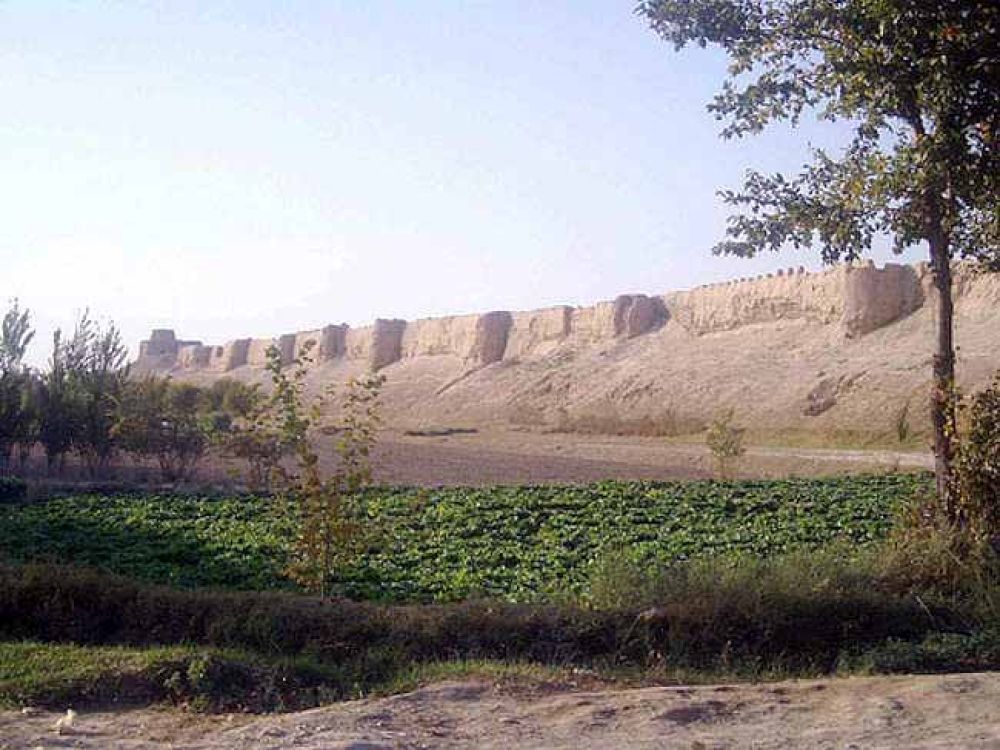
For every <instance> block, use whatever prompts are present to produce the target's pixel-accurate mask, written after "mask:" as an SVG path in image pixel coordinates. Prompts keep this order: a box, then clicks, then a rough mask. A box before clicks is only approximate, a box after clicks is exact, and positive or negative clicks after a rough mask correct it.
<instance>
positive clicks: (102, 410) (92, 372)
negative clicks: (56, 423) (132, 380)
mask: <svg viewBox="0 0 1000 750" xmlns="http://www.w3.org/2000/svg"><path fill="white" fill-rule="evenodd" d="M61 354H62V357H63V363H64V366H65V367H66V373H67V380H68V382H69V385H70V387H72V388H73V389H74V391H75V396H76V398H77V399H78V413H77V415H76V416H77V424H76V425H75V430H74V447H75V448H76V449H77V451H78V452H79V454H80V456H81V457H82V458H83V461H84V463H85V464H86V465H87V468H88V469H89V471H90V473H91V474H92V475H95V476H97V475H103V474H104V473H105V472H106V471H107V468H108V465H109V464H110V462H111V459H112V458H113V457H114V454H115V451H116V449H117V446H116V443H115V435H114V427H115V421H116V409H117V404H118V402H119V400H120V399H121V395H122V392H123V390H124V388H125V383H126V381H127V379H128V367H127V366H126V364H125V358H126V357H127V355H128V351H127V350H126V349H125V345H124V344H123V343H122V340H121V333H120V332H119V330H118V328H117V326H115V324H114V323H108V324H107V326H106V327H101V326H99V325H97V324H96V323H94V321H93V320H92V319H91V318H90V316H89V313H88V312H86V311H85V312H84V313H83V314H82V315H81V316H80V318H79V320H78V321H77V324H76V329H75V330H74V331H73V336H72V337H71V338H70V339H69V340H68V341H67V342H66V344H65V349H63V350H62V352H61Z"/></svg>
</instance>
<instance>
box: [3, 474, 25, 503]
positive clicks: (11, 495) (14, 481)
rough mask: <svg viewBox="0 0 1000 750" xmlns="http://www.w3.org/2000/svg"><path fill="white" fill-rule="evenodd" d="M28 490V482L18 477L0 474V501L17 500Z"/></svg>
mask: <svg viewBox="0 0 1000 750" xmlns="http://www.w3.org/2000/svg"><path fill="white" fill-rule="evenodd" d="M27 492H28V484H27V482H25V481H24V480H23V479H19V478H18V477H3V476H0V503H3V502H17V501H18V500H22V499H23V498H24V496H25V495H26V494H27Z"/></svg>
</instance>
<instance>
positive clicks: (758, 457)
mask: <svg viewBox="0 0 1000 750" xmlns="http://www.w3.org/2000/svg"><path fill="white" fill-rule="evenodd" d="M321 439H322V438H321ZM326 440H327V442H328V444H327V445H325V446H323V445H321V447H320V452H321V455H323V456H324V457H326V458H327V459H332V457H333V456H334V455H335V451H334V446H333V440H334V439H333V438H326ZM372 463H373V467H374V478H375V481H376V482H377V483H380V484H398V485H419V486H438V485H495V484H552V483H586V482H597V481H601V480H604V479H649V480H652V479H660V480H669V479H706V478H710V477H715V476H717V471H716V467H715V464H714V462H713V459H712V455H711V454H710V453H709V451H708V449H707V448H706V447H705V445H704V444H703V443H702V442H700V441H693V442H689V443H683V442H671V441H668V440H666V439H664V438H657V437H638V436H616V435H584V434H575V433H551V432H542V431H538V430H527V429H503V428H493V429H489V428H483V429H480V430H478V431H477V432H474V433H472V434H454V435H438V436H411V435H406V434H404V433H403V432H402V431H399V430H387V431H386V432H384V433H383V434H382V435H381V436H380V438H379V442H378V445H377V446H376V449H375V454H374V456H373V461H372ZM330 464H331V467H332V464H333V461H332V460H330ZM932 468H933V457H932V456H931V454H930V453H929V452H906V451H889V450H843V449H832V448H830V449H826V448H824V449H820V448H790V447H761V446H752V445H751V446H748V448H747V453H746V455H745V456H744V457H743V458H742V459H741V460H740V462H739V464H738V466H737V467H736V470H735V472H734V473H735V475H736V476H739V477H745V478H764V477H789V476H798V477H804V476H822V475H828V474H841V473H858V472H886V471H914V470H920V469H932ZM245 470H246V464H245V463H243V462H239V461H223V460H220V459H219V458H218V457H208V458H206V459H205V460H204V461H203V462H202V463H201V465H200V466H199V468H198V474H197V476H196V478H195V480H194V483H195V485H198V484H210V485H213V486H226V485H228V484H231V483H233V482H236V483H241V482H242V481H243V480H242V479H241V477H243V476H244V475H245V473H246V471H245ZM27 473H28V475H29V476H31V477H33V478H34V479H36V480H39V481H41V482H42V483H43V484H44V483H45V482H53V483H56V484H62V483H73V482H85V483H86V482H89V481H90V480H89V477H88V476H87V474H86V472H85V471H84V468H83V467H82V466H80V465H79V464H78V462H76V461H74V460H73V459H72V458H71V459H70V460H69V461H68V462H67V465H66V467H65V470H64V471H63V473H62V474H61V475H59V476H51V475H49V473H48V471H47V469H46V466H45V460H44V456H42V455H41V454H40V453H38V454H37V455H35V456H33V458H32V461H31V464H30V465H29V471H28V472H27ZM159 476H160V475H159V471H158V470H157V469H156V467H155V465H154V464H153V463H151V462H149V463H147V465H145V466H142V467H136V466H135V465H134V464H133V463H132V462H131V461H130V460H129V459H127V458H122V459H121V460H120V461H119V462H118V463H117V464H116V465H115V466H114V467H113V468H112V476H110V477H109V478H108V479H109V481H110V482H111V483H115V482H125V483H136V484H139V485H141V484H143V483H147V482H149V483H154V484H155V483H158V482H159V481H160V478H159ZM99 484H100V483H99Z"/></svg>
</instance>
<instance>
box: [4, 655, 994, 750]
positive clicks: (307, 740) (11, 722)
mask: <svg viewBox="0 0 1000 750" xmlns="http://www.w3.org/2000/svg"><path fill="white" fill-rule="evenodd" d="M998 706H1000V673H982V674H967V675H945V676H917V677H877V678H848V679H832V680H810V681H794V682H782V683H764V684H758V685H732V686H699V687H669V688H640V689H632V690H605V691H600V692H567V691H565V690H553V689H544V688H523V687H521V688H509V687H507V688H504V687H499V686H497V685H494V684H492V683H489V682H483V681H462V682H445V683H440V684H437V685H432V686H430V687H425V688H422V689H420V690H416V691H414V692H411V693H406V694H403V695H398V696H393V697H390V698H381V699H373V700H362V701H352V702H349V703H342V704H339V705H334V706H329V707H326V708H320V709H314V710H312V711H305V712H302V713H296V714H285V715H275V716H264V717H247V716H214V717H213V716H197V715H190V714H184V713H181V712H178V711H167V710H148V709H147V710H138V711H119V712H104V713H101V712H98V713H84V714H81V715H80V716H78V717H77V719H76V721H75V723H74V727H73V729H72V731H71V732H68V733H65V734H63V735H57V734H56V733H55V732H54V730H53V728H52V727H53V725H54V723H55V721H56V719H57V718H58V716H57V715H56V714H50V713H42V714H35V715H31V716H25V715H22V714H20V713H13V712H8V713H2V714H0V748H2V750H14V749H15V748H18V749H20V748H26V749H34V748H46V749H50V748H51V749H54V748H69V747H72V748H93V749H94V750H96V749H97V748H101V749H103V748H123V749H124V748H127V749H129V750H165V749H166V748H173V749H174V750H208V749H209V748H213V749H215V750H265V749H268V750H278V749H279V748H297V749H299V750H320V748H323V749H324V750H335V749H339V750H346V749H347V748H353V750H362V748H364V749H366V750H388V749H389V748H484V749H489V748H496V750H510V749H511V748H553V749H555V748H567V749H570V748H571V749H572V750H597V749H598V748H619V747H620V748H626V747H627V748H685V749H687V748H691V749H692V750H694V749H696V748H703V749H707V748H751V747H752V748H801V747H809V748H817V749H819V748H858V749H860V748H1000V711H998V710H997V707H998Z"/></svg>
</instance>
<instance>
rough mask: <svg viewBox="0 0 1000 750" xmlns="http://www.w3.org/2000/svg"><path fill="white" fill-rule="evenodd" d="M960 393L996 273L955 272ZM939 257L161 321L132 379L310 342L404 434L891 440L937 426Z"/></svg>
mask: <svg viewBox="0 0 1000 750" xmlns="http://www.w3.org/2000/svg"><path fill="white" fill-rule="evenodd" d="M955 291H956V317H955V320H956V341H957V345H958V347H959V353H958V371H959V380H960V384H961V385H962V386H963V387H965V388H977V387H981V386H982V385H984V384H985V383H987V382H988V381H989V379H990V378H991V377H992V375H993V373H994V372H996V371H997V370H998V369H1000V274H977V273H974V272H973V269H971V268H969V267H967V266H959V267H958V268H957V269H956V287H955ZM933 295H934V291H933V288H932V286H931V283H930V276H929V273H928V271H927V268H926V266H924V265H922V264H921V265H917V266H904V265H887V266H886V267H885V268H881V269H880V268H876V267H875V266H873V265H871V264H868V265H864V266H840V267H837V268H834V269H830V270H828V271H825V272H823V273H815V274H813V273H805V272H803V271H802V270H801V269H799V270H798V271H793V270H791V269H789V271H787V272H784V273H779V274H777V275H775V276H768V277H763V278H757V279H741V280H738V281H732V282H728V283H724V284H716V285H711V286H707V287H699V288H696V289H692V290H689V291H682V292H671V293H667V294H664V295H662V296H647V295H622V296H620V297H618V298H617V299H615V300H614V301H611V302H603V303H598V304H597V305H594V306H592V307H580V308H573V307H553V308H548V309H544V310H535V311H531V312H515V313H510V312H503V311H500V312H491V313H486V314H484V315H467V316H457V317H450V318H437V319H425V320H418V321H414V322H406V321H401V320H377V321H376V322H375V323H374V324H372V325H371V326H365V327H362V328H356V329H355V328H349V327H348V326H346V325H331V326H327V327H325V328H323V329H321V330H316V331H305V332H299V333H293V334H287V335H284V336H281V337H279V338H277V339H274V340H270V339H241V340H237V341H232V342H229V343H227V344H225V345H224V346H205V345H202V344H201V343H200V342H185V341H178V340H177V339H176V338H175V336H174V334H173V332H172V331H169V330H159V331H154V332H153V335H152V336H151V337H150V339H149V340H148V341H144V342H143V343H142V347H141V355H140V357H139V360H138V361H137V363H136V365H135V367H136V371H137V372H140V373H141V372H158V373H169V374H171V375H172V376H174V377H179V378H183V379H188V380H193V381H196V382H208V381H210V380H213V379H216V378H218V377H222V376H229V377H235V378H239V379H242V380H248V381H261V380H264V376H265V373H264V370H263V363H264V352H265V351H266V349H267V347H268V346H270V345H271V344H272V343H274V344H276V345H277V346H278V347H279V349H280V350H281V353H282V357H283V359H285V360H286V361H290V360H291V359H292V358H293V357H294V356H295V355H296V353H298V352H300V351H301V350H302V347H303V345H304V344H305V342H306V341H308V340H314V341H315V342H316V345H317V348H316V350H315V352H314V354H315V355H316V357H315V359H316V362H315V363H314V364H313V365H312V367H311V369H310V375H309V378H310V383H311V384H312V385H313V386H314V387H316V388H317V389H318V388H320V387H321V386H325V385H326V384H330V383H337V382H342V381H343V380H344V379H346V378H347V377H349V376H350V375H353V374H357V373H360V372H363V371H365V370H366V369H369V368H374V369H377V370H379V371H381V372H383V373H384V374H385V375H386V377H387V385H386V390H385V400H386V405H387V409H386V415H387V418H388V421H389V423H390V424H391V425H392V426H395V427H398V428H412V427H426V426H428V425H434V426H446V425H447V426H481V425H487V424H488V425H493V426H502V425H535V426H539V427H558V428H561V429H571V430H582V431H598V432H600V431H607V432H629V431H634V432H645V433H658V434H684V433H690V432H696V431H698V430H699V429H701V428H702V427H703V426H704V424H705V422H706V421H707V420H709V419H711V418H712V417H713V416H714V415H716V414H717V413H719V412H720V410H723V409H726V408H729V407H732V408H734V409H735V411H736V415H737V419H738V420H739V421H740V422H742V423H743V424H746V425H748V426H750V427H751V428H752V429H753V430H754V431H755V432H757V433H759V434H768V433H773V434H789V433H803V434H823V435H827V436H829V435H836V434H844V435H852V436H886V435H890V434H895V432H896V428H897V425H898V424H899V423H900V422H901V421H905V422H907V423H908V424H909V426H910V429H911V430H913V431H916V432H924V431H925V430H926V422H927V418H926V411H927V409H926V405H927V393H928V388H929V379H930V361H931V354H932V350H933V336H934V304H933V302H934V300H933Z"/></svg>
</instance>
